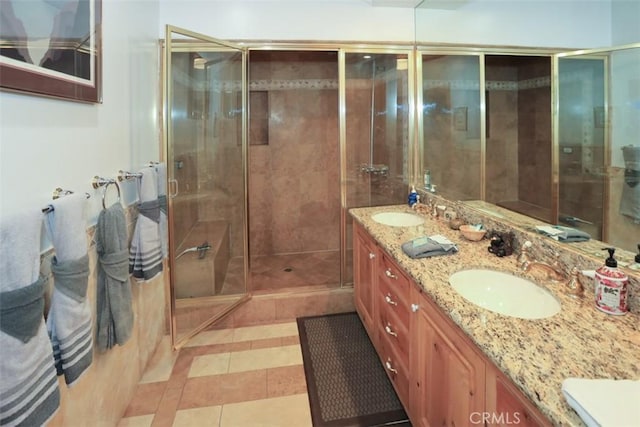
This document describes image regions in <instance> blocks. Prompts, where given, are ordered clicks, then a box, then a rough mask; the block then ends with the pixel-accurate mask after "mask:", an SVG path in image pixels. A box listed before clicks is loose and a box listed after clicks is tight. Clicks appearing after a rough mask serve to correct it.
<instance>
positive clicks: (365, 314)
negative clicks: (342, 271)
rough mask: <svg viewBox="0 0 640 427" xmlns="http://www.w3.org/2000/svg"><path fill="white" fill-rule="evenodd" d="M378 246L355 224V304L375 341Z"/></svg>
mask: <svg viewBox="0 0 640 427" xmlns="http://www.w3.org/2000/svg"><path fill="white" fill-rule="evenodd" d="M377 256H378V255H377V247H376V244H375V242H373V240H372V239H371V237H370V236H369V235H368V234H367V232H366V231H364V230H363V229H362V227H361V226H360V225H358V224H356V223H354V226H353V264H354V266H353V287H354V289H353V292H354V298H355V301H354V303H355V306H356V310H357V312H358V314H359V315H360V319H362V323H363V324H364V326H365V328H366V329H367V332H368V333H369V337H370V338H371V340H372V341H374V343H375V335H376V333H375V326H374V320H373V319H374V304H375V291H376V286H375V284H376V282H375V281H376V262H377Z"/></svg>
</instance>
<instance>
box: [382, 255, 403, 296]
mask: <svg viewBox="0 0 640 427" xmlns="http://www.w3.org/2000/svg"><path fill="white" fill-rule="evenodd" d="M378 278H379V280H378V282H381V283H386V284H387V289H393V290H394V291H395V294H396V295H397V296H398V298H401V299H402V300H403V301H404V302H405V303H406V301H407V300H408V298H409V289H410V287H409V283H410V282H409V279H408V278H407V276H405V275H404V273H403V272H402V270H400V268H399V267H398V266H397V265H396V263H395V262H393V261H392V260H391V259H390V258H389V256H388V255H387V254H386V253H384V252H382V253H381V256H380V263H379V264H378Z"/></svg>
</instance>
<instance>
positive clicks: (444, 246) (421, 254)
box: [402, 235, 458, 259]
mask: <svg viewBox="0 0 640 427" xmlns="http://www.w3.org/2000/svg"><path fill="white" fill-rule="evenodd" d="M402 251H403V252H404V253H405V254H407V256H409V257H410V258H414V259H417V258H427V257H432V256H438V255H448V254H454V253H456V252H458V248H457V246H456V245H455V244H454V243H453V242H452V241H450V240H449V239H447V238H446V237H444V236H440V235H434V236H429V237H426V236H423V237H418V238H417V239H412V240H409V241H408V242H405V243H403V244H402Z"/></svg>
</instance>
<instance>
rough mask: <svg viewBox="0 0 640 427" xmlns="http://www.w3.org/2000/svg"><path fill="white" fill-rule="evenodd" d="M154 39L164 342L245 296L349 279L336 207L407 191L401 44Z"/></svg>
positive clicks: (344, 216) (407, 117) (346, 240)
mask: <svg viewBox="0 0 640 427" xmlns="http://www.w3.org/2000/svg"><path fill="white" fill-rule="evenodd" d="M171 37H174V38H173V39H172V38H171ZM167 40H169V43H167V45H166V53H167V55H168V57H166V56H165V61H167V66H166V73H167V75H166V82H167V83H166V87H165V93H166V95H167V97H166V102H167V105H166V112H167V113H166V120H167V123H166V124H167V128H166V129H167V131H166V133H167V135H166V136H167V138H166V139H167V141H166V147H167V148H166V153H165V154H166V157H165V158H166V160H167V163H168V165H169V168H168V178H169V190H170V191H169V192H170V194H169V199H170V203H169V207H170V209H169V213H170V227H171V228H170V230H171V233H170V242H171V289H172V291H171V296H172V304H173V306H172V324H173V325H172V326H173V328H174V334H175V336H176V337H177V341H180V342H184V341H186V340H187V339H188V338H189V337H190V336H192V335H194V334H195V333H197V332H198V331H199V330H202V329H204V328H206V327H208V325H210V324H211V323H212V322H215V321H216V320H217V319H218V318H221V317H222V316H223V315H225V314H226V313H228V312H229V311H230V310H232V309H233V307H234V306H236V305H238V304H239V303H241V302H242V301H244V300H246V299H248V298H250V297H251V295H270V294H274V293H275V294H278V293H279V294H284V293H290V292H298V291H304V292H309V291H312V292H313V291H329V290H331V289H339V288H341V287H343V286H350V285H351V283H352V281H353V278H352V276H353V274H352V268H351V263H352V260H351V248H352V245H351V232H352V231H351V217H350V215H349V214H348V209H349V208H352V207H359V206H371V205H384V204H399V203H403V202H404V200H405V198H406V194H407V183H408V179H407V178H406V177H407V176H408V173H409V172H408V171H409V168H410V166H409V165H408V153H409V152H410V145H411V144H410V139H411V135H412V133H411V129H412V125H411V108H410V105H411V95H410V94H411V87H410V79H409V76H410V61H409V59H410V58H409V56H410V49H398V50H394V49H388V50H383V49H364V50H362V49H358V50H357V51H356V50H354V51H350V50H348V49H345V48H343V47H340V46H330V47H327V48H322V49H319V48H314V47H309V46H300V47H291V46H288V47H287V48H285V49H277V48H276V47H275V46H268V48H267V47H265V46H255V47H249V48H247V47H243V48H240V47H238V46H235V45H233V44H229V43H226V42H222V41H219V40H215V39H211V38H209V37H206V36H202V35H198V34H195V33H191V32H189V31H186V30H180V29H177V28H174V27H170V29H169V33H168V36H167Z"/></svg>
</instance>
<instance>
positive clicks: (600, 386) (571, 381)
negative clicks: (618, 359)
mask: <svg viewBox="0 0 640 427" xmlns="http://www.w3.org/2000/svg"><path fill="white" fill-rule="evenodd" d="M562 393H563V394H564V396H565V398H566V399H567V402H568V403H569V405H570V406H571V407H572V408H573V409H574V410H575V411H576V412H577V413H578V415H579V416H580V418H581V419H582V421H584V423H585V424H586V425H587V426H589V427H607V426H609V427H637V426H638V425H640V381H632V380H610V379H597V380H594V379H583V378H567V379H566V380H564V381H563V382H562Z"/></svg>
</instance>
